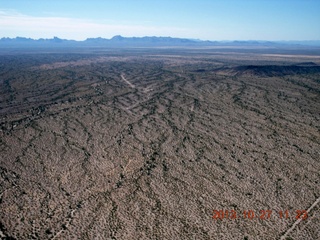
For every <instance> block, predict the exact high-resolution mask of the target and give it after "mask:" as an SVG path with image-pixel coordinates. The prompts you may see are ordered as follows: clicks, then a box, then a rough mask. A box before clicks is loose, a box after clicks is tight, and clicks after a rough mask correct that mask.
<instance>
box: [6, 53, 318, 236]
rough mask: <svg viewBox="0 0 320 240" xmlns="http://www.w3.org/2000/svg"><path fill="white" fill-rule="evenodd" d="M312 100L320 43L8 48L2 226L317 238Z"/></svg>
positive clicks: (70, 232)
mask: <svg viewBox="0 0 320 240" xmlns="http://www.w3.org/2000/svg"><path fill="white" fill-rule="evenodd" d="M319 113H320V54H318V55H317V54H310V53H309V52H306V53H304V52H298V53H297V52H294V51H293V52H290V51H285V52H270V51H268V49H262V50H261V49H258V50H255V49H246V50H237V49H227V50H226V51H222V50H219V49H215V48H212V49H131V50H121V51H120V50H119V51H115V50H114V51H96V52H94V53H90V52H89V51H88V52H73V53H41V52H35V53H25V54H18V53H10V54H9V53H8V54H3V55H1V56H0V129H1V130H0V152H1V155H0V183H1V185H0V236H1V237H2V238H3V239H221V240H223V239H249V240H251V239H264V240H269V239H270V240H271V239H287V240H289V239H294V240H300V239H305V240H307V239H310V240H314V239H320V229H319V225H320V219H319V206H320V203H319V197H320V183H319V181H320V161H319V159H320V114H319ZM214 210H217V211H223V213H224V215H223V216H222V215H221V212H220V213H219V214H218V215H217V212H215V211H214ZM227 211H228V214H229V213H230V214H229V215H226V214H227ZM244 211H246V212H245V213H244ZM249 212H250V213H249ZM264 213H267V214H266V215H264ZM235 214H236V216H235ZM253 214H254V215H253ZM268 214H269V216H268ZM244 215H245V216H246V217H245V216H244Z"/></svg>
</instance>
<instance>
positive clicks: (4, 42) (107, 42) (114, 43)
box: [0, 35, 320, 48]
mask: <svg viewBox="0 0 320 240" xmlns="http://www.w3.org/2000/svg"><path fill="white" fill-rule="evenodd" d="M278 45H282V46H286V45H296V46H319V47H320V41H203V40H197V39H186V38H172V37H122V36H120V35H118V36H114V37H113V38H111V39H106V38H101V37H98V38H88V39H86V40H84V41H76V40H66V39H61V38H58V37H54V38H52V39H43V38H40V39H32V38H24V37H16V38H1V39H0V47H12V48H13V47H209V46H278Z"/></svg>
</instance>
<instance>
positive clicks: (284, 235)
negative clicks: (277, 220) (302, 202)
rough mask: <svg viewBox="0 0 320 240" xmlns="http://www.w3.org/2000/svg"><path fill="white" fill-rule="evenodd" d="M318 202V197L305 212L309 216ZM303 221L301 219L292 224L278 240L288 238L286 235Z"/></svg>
mask: <svg viewBox="0 0 320 240" xmlns="http://www.w3.org/2000/svg"><path fill="white" fill-rule="evenodd" d="M319 202H320V197H319V198H318V199H317V200H316V201H315V202H314V203H313V204H312V205H311V206H310V207H309V208H308V210H307V213H308V214H309V213H310V211H311V210H312V209H313V208H314V207H315V206H317V204H318V203H319ZM302 220H303V219H302V218H299V219H298V220H297V221H295V222H294V224H292V226H291V228H289V229H288V230H287V231H286V232H285V233H284V234H283V235H282V236H281V238H280V240H285V239H286V238H287V236H288V234H289V233H290V232H292V231H293V230H294V229H295V227H296V226H297V225H298V224H299V223H300V222H301V221H302Z"/></svg>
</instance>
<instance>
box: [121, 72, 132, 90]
mask: <svg viewBox="0 0 320 240" xmlns="http://www.w3.org/2000/svg"><path fill="white" fill-rule="evenodd" d="M121 78H122V80H123V81H125V82H126V83H127V84H128V85H129V86H130V87H131V88H135V85H133V84H132V83H131V82H129V81H128V80H127V79H126V78H125V77H124V74H123V73H122V74H121Z"/></svg>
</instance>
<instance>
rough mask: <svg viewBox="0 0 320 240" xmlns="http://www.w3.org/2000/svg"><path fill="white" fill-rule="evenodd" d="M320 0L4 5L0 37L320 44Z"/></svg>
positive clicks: (141, 0)
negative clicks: (172, 38)
mask: <svg viewBox="0 0 320 240" xmlns="http://www.w3.org/2000/svg"><path fill="white" fill-rule="evenodd" d="M319 9H320V1H315V0H309V1H299V0H292V1H287V0H278V1H275V0H271V1H270V0H269V1H266V0H261V1H252V0H237V1H235V0H229V1H222V0H217V1H209V0H199V1H195V0H190V1H188V2H186V1H180V0H177V1H168V0H163V1H146V0H138V1H134V2H133V1H128V0H119V1H116V2H114V1H97V0H93V1H90V2H88V1H84V0H80V1H77V2H75V1H54V2H47V1H39V0H30V1H28V2H21V1H18V0H12V1H5V2H2V3H1V7H0V38H3V37H9V38H14V37H17V36H19V37H26V38H33V39H39V38H45V39H48V38H53V37H54V36H57V37H59V38H61V39H73V40H85V39H87V38H95V37H102V38H108V39H110V38H112V37H113V36H116V35H121V36H124V37H143V36H156V37H160V36H162V37H166V36H171V37H174V38H187V39H201V40H210V41H234V40H239V41H250V40H253V41H255V40H257V41H319V40H320V29H319V27H318V23H319V22H320V16H319V14H318V10H319Z"/></svg>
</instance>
